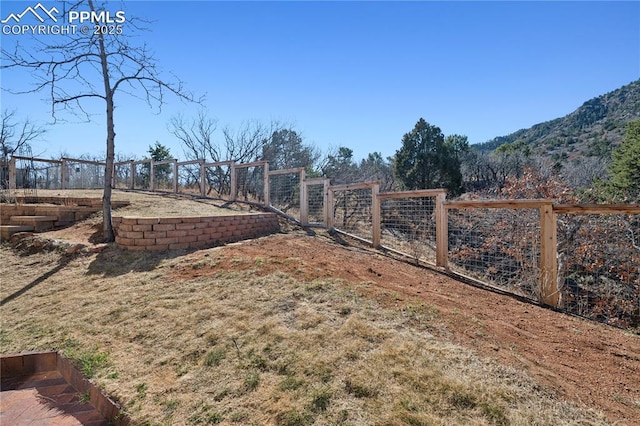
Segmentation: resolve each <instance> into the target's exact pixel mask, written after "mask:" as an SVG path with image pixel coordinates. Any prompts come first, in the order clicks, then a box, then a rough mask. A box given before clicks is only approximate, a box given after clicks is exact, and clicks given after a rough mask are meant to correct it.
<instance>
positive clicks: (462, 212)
mask: <svg viewBox="0 0 640 426" xmlns="http://www.w3.org/2000/svg"><path fill="white" fill-rule="evenodd" d="M448 227H449V231H448V233H449V235H448V239H449V263H450V265H451V269H452V270H454V271H456V272H460V273H462V274H464V275H468V276H470V277H473V278H476V279H479V280H482V281H485V282H488V283H490V284H492V285H495V286H497V287H501V288H503V289H505V290H506V291H509V292H512V293H514V294H518V295H522V296H524V297H527V298H530V299H533V300H538V299H539V279H540V212H539V209H509V208H473V209H470V208H461V209H456V208H449V209H448Z"/></svg>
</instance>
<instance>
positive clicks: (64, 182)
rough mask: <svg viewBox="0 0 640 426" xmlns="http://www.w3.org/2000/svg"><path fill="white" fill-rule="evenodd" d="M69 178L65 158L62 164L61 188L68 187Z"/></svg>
mask: <svg viewBox="0 0 640 426" xmlns="http://www.w3.org/2000/svg"><path fill="white" fill-rule="evenodd" d="M67 179H68V177H67V160H66V159H65V158H63V159H62V164H61V165H60V189H67Z"/></svg>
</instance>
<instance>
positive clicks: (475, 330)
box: [176, 233, 640, 424]
mask: <svg viewBox="0 0 640 426" xmlns="http://www.w3.org/2000/svg"><path fill="white" fill-rule="evenodd" d="M224 253H225V256H226V259H227V261H226V262H225V263H223V264H222V265H217V266H216V269H215V270H214V269H212V270H211V271H210V273H211V274H212V275H213V274H214V273H216V271H219V268H227V269H238V268H239V267H241V265H242V263H241V262H238V261H233V259H234V256H237V258H246V257H250V258H252V259H255V258H263V259H266V258H268V259H269V260H271V261H270V262H265V264H264V265H263V267H262V270H263V271H265V273H268V272H269V267H268V265H272V268H273V270H279V271H284V272H286V273H287V274H289V275H291V276H295V277H299V278H306V279H314V278H322V277H334V278H335V277H339V278H342V279H344V280H346V281H347V282H348V283H353V284H362V283H368V285H366V286H364V287H363V286H359V288H360V289H361V291H362V292H364V293H365V294H368V295H370V296H372V297H375V298H377V299H378V300H380V301H382V302H383V303H384V304H398V305H400V304H403V303H420V302H425V303H428V304H430V305H432V306H433V307H434V308H435V309H437V311H438V312H439V319H440V320H441V321H442V327H437V329H435V330H433V333H434V334H439V335H441V336H443V337H446V338H448V339H450V340H451V341H453V342H455V343H458V344H461V345H463V346H466V347H470V348H473V349H475V350H477V351H478V352H480V353H482V354H483V355H485V356H489V357H492V358H495V359H498V360H500V361H501V362H505V363H507V364H510V365H512V366H514V367H517V368H521V369H524V370H526V371H527V372H528V373H529V374H530V375H531V376H533V377H534V378H535V379H536V380H538V381H539V382H540V383H541V384H543V385H545V386H548V387H551V388H552V389H554V390H556V391H558V392H559V393H560V394H562V395H564V396H565V397H566V398H567V399H570V400H573V401H576V402H578V403H582V404H585V405H587V406H590V407H594V408H597V409H600V410H602V411H603V412H605V413H606V415H607V417H608V418H610V419H611V420H614V421H624V422H627V423H628V424H639V423H640V338H639V337H638V336H635V335H632V334H630V333H626V332H624V331H622V330H619V329H615V328H612V327H610V326H606V325H603V324H598V323H594V322H591V321H588V320H584V319H581V318H575V317H571V316H569V315H566V314H562V313H558V312H554V311H552V310H549V309H545V308H542V307H539V306H536V305H532V304H529V303H525V302H522V301H519V300H516V299H514V298H513V297H510V296H505V295H501V294H496V293H494V292H491V291H487V290H484V289H479V288H475V287H473V286H470V285H468V284H464V283H461V282H458V281H456V280H454V279H451V278H450V277H448V276H446V275H443V274H441V273H439V272H437V271H433V270H429V269H425V268H420V267H416V266H413V265H409V264H407V263H404V262H401V261H398V260H395V259H390V258H389V257H386V256H384V255H382V254H378V253H375V252H372V251H370V250H365V249H361V248H355V247H344V246H340V245H338V244H336V243H335V242H333V241H330V240H329V239H328V238H323V237H308V236H302V235H300V234H299V233H298V234H297V235H296V234H286V235H275V236H271V237H268V238H262V239H260V240H255V241H247V242H243V243H239V244H236V245H233V246H232V247H227V248H226V249H225V251H224ZM249 266H250V265H247V267H249ZM176 273H177V274H179V275H184V274H186V275H189V274H193V273H197V274H198V275H199V276H202V275H203V274H206V273H207V272H206V271H203V270H197V272H194V270H193V269H191V268H189V269H185V270H183V271H176Z"/></svg>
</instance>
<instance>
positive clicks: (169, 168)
mask: <svg viewBox="0 0 640 426" xmlns="http://www.w3.org/2000/svg"><path fill="white" fill-rule="evenodd" d="M173 166H174V165H173V162H171V163H165V162H159V163H154V164H153V189H154V190H158V191H173V176H174V173H175V171H174V167H173Z"/></svg>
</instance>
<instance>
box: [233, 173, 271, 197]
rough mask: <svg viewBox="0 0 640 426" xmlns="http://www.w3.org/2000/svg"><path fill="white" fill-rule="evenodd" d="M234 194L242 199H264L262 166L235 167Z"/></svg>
mask: <svg viewBox="0 0 640 426" xmlns="http://www.w3.org/2000/svg"><path fill="white" fill-rule="evenodd" d="M236 194H237V197H238V198H239V199H241V200H244V201H252V202H256V203H260V202H263V201H264V166H252V167H242V168H236Z"/></svg>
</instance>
